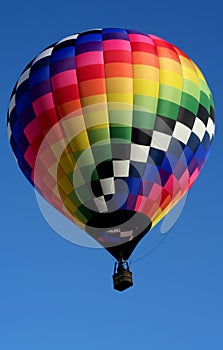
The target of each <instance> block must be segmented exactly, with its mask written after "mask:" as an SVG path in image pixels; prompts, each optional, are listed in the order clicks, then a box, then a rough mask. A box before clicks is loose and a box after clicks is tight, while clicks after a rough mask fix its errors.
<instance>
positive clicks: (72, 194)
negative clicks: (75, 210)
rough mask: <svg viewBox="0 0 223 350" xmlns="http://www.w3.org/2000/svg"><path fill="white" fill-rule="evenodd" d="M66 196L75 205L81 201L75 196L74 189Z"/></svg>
mask: <svg viewBox="0 0 223 350" xmlns="http://www.w3.org/2000/svg"><path fill="white" fill-rule="evenodd" d="M68 198H69V199H70V200H71V202H72V203H73V204H74V205H76V206H77V207H78V206H79V205H80V204H81V202H80V200H79V198H78V197H77V195H76V192H75V191H74V190H73V191H72V192H70V193H69V195H68Z"/></svg>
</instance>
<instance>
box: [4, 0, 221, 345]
mask: <svg viewBox="0 0 223 350" xmlns="http://www.w3.org/2000/svg"><path fill="white" fill-rule="evenodd" d="M218 5H219V2H218V1H217V0H214V1H212V2H204V1H200V0H198V1H194V0H193V1H192V0H188V1H186V2H180V1H165V0H160V1H151V2H149V1H145V0H143V1H140V0H139V1H129V2H125V1H118V0H113V1H89V0H86V1H67V0H65V1H62V2H57V1H52V0H48V1H43V0H39V1H38V2H30V1H27V0H24V1H15V0H14V1H12V2H9V1H7V2H4V7H1V21H0V26H1V65H0V70H1V72H0V76H1V83H0V84H1V104H0V109H1V110H0V112H1V113H0V115H1V118H0V128H1V131H0V132H1V137H0V149H1V172H0V176H1V229H0V231H1V233H0V349H4V350H20V349H21V350H39V349H41V350H51V349H52V350H59V349H60V350H61V349H64V350H71V349H78V350H85V349H104V348H106V349H107V350H110V349H123V350H125V349H130V350H132V349H142V350H144V349H146V350H147V349H152V350H164V349H171V350H179V349H180V350H184V349H186V350H188V349H190V350H195V349H196V350H197V349H202V350H206V349H208V350H210V349H215V350H218V349H219V350H220V349H222V348H223V332H222V329H223V297H222V296H223V277H222V271H223V229H222V222H221V217H222V208H223V201H222V198H223V190H222V173H223V165H222V149H223V137H222V136H221V134H222V130H223V119H222V115H221V114H222V110H223V99H222V91H223V90H222V57H223V46H222V11H221V10H220V9H219V6H218ZM95 27H123V28H133V29H138V30H140V31H144V32H148V33H153V34H156V35H159V36H161V37H163V38H164V39H166V40H168V41H171V42H173V43H174V44H175V45H177V46H179V47H180V48H181V49H182V50H184V51H185V52H186V53H187V54H188V55H189V56H190V57H191V58H192V59H193V60H194V61H195V62H196V63H197V64H198V66H199V67H200V68H201V69H202V70H203V72H204V73H205V76H206V78H207V81H208V83H209V85H210V87H211V90H212V92H213V95H214V100H215V107H216V119H217V135H216V138H215V141H214V145H213V148H212V152H211V155H210V157H209V159H208V162H207V164H206V166H205V167H204V169H203V171H202V173H201V175H200V177H199V179H198V180H197V182H196V183H195V185H194V186H193V188H192V189H191V191H190V193H189V196H188V198H187V202H186V205H185V207H184V210H183V213H182V215H181V217H180V219H179V220H178V222H177V223H176V225H175V226H174V227H173V229H172V230H171V233H170V235H169V236H168V238H167V239H166V240H165V241H164V242H163V244H162V245H161V246H160V247H159V248H158V249H156V250H155V252H154V253H153V254H150V255H149V256H148V257H147V258H145V259H143V260H140V261H139V262H138V263H135V264H133V265H132V269H133V271H134V282H135V286H134V288H131V289H129V290H128V291H126V292H124V293H122V294H119V293H117V292H115V291H114V290H113V289H112V281H111V274H112V270H113V259H112V257H111V256H110V255H109V254H108V253H106V252H105V251H103V250H102V249H100V250H98V249H89V248H82V247H78V246H75V245H73V244H71V243H69V242H67V241H66V240H64V239H63V238H61V237H60V236H59V235H57V234H56V233H55V232H54V231H53V230H52V228H51V227H50V226H49V225H48V224H47V223H46V221H45V220H44V218H43V216H42V214H41V213H40V210H39V208H38V205H37V202H36V199H35V194H34V190H33V189H32V187H31V186H30V185H29V184H28V182H27V181H26V179H25V178H24V176H23V175H22V173H21V171H20V170H19V169H18V167H17V165H16V162H15V161H14V158H13V155H12V152H11V149H10V147H9V143H8V138H7V130H6V113H7V106H8V101H9V97H10V94H11V90H12V88H13V86H14V83H15V82H16V80H17V78H18V76H19V74H20V73H21V72H22V70H23V68H24V67H25V65H26V64H27V63H28V62H29V61H30V60H31V59H32V58H33V57H34V56H35V55H36V54H37V53H39V52H40V51H41V50H42V49H43V48H45V47H47V46H48V45H49V44H51V43H53V42H55V41H57V40H59V39H60V38H63V37H65V36H67V35H70V34H73V33H75V32H80V31H82V30H86V29H90V28H95ZM152 235H161V234H160V226H157V227H156V228H155V229H154V230H153V233H152ZM150 242H151V241H150V239H149V238H145V240H144V241H143V242H142V243H141V244H140V245H139V247H138V248H137V249H136V251H135V254H134V256H133V258H134V259H135V260H136V259H138V258H140V257H141V256H142V255H144V254H146V252H147V251H149V250H150V249H151V247H150Z"/></svg>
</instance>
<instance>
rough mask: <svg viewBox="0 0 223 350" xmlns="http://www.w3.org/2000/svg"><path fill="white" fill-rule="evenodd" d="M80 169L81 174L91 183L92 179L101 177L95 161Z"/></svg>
mask: <svg viewBox="0 0 223 350" xmlns="http://www.w3.org/2000/svg"><path fill="white" fill-rule="evenodd" d="M80 170H81V175H82V176H83V178H84V180H85V182H86V183H90V182H91V181H92V180H98V179H99V177H98V174H97V170H96V165H95V163H94V164H91V165H89V166H85V167H83V168H81V169H80Z"/></svg>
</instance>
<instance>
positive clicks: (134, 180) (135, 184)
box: [128, 177, 142, 194]
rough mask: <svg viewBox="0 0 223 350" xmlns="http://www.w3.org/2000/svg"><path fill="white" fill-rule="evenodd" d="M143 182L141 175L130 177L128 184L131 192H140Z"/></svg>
mask: <svg viewBox="0 0 223 350" xmlns="http://www.w3.org/2000/svg"><path fill="white" fill-rule="evenodd" d="M141 183H142V179H141V178H139V177H129V181H128V186H129V193H131V194H138V193H139V189H140V186H141Z"/></svg>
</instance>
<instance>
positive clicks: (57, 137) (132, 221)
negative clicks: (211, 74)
mask: <svg viewBox="0 0 223 350" xmlns="http://www.w3.org/2000/svg"><path fill="white" fill-rule="evenodd" d="M7 124H8V131H9V138H10V143H11V147H12V149H13V152H14V154H15V157H16V159H17V161H18V165H19V167H20V168H21V170H22V172H23V173H24V175H25V176H26V178H27V179H28V180H29V181H30V182H31V184H32V185H33V186H35V187H36V189H37V190H38V191H39V192H40V193H41V194H42V196H43V197H44V198H45V199H46V200H47V201H48V202H50V203H51V204H52V205H53V206H54V207H55V208H57V209H58V210H59V211H60V212H61V213H63V214H64V215H65V216H66V217H67V218H69V220H71V221H72V222H74V223H75V224H76V225H78V226H79V227H81V228H82V229H83V230H85V231H87V232H88V233H89V234H90V235H92V236H93V237H94V238H95V239H96V240H97V241H98V242H100V243H101V244H102V245H103V246H104V247H106V249H108V250H109V251H110V253H111V254H112V255H113V256H114V257H115V258H117V259H120V258H123V259H128V257H129V255H130V254H131V252H132V250H133V249H134V247H135V245H136V244H137V243H138V241H139V240H140V239H141V238H142V237H143V236H144V234H145V233H146V232H147V231H149V229H150V228H151V227H153V226H154V225H155V224H156V223H157V222H159V221H160V220H161V219H162V218H163V217H164V216H165V215H166V214H167V213H168V211H169V210H170V209H171V208H172V207H173V206H174V205H175V204H176V203H177V202H178V201H179V200H180V199H181V198H182V197H183V196H184V195H185V193H186V192H187V191H188V189H189V188H190V187H191V186H192V184H193V183H194V181H195V180H196V178H197V177H198V175H199V173H200V171H201V169H202V167H203V165H204V163H205V161H206V159H207V156H208V154H209V150H210V146H211V143H212V139H213V136H214V127H215V121H214V103H213V98H212V94H211V92H210V89H209V87H208V85H207V83H206V80H205V78H204V76H203V75H202V73H201V71H200V70H199V68H198V67H197V66H196V65H195V63H194V62H193V61H192V60H191V59H190V58H189V57H188V56H187V55H186V54H185V53H183V52H182V51H181V50H180V49H179V48H177V47H175V46H174V45H172V44H170V43H168V42H166V41H165V40H163V39H161V38H159V37H157V36H155V35H149V34H145V33H141V32H138V31H134V30H125V29H117V28H107V29H97V30H90V31H86V32H82V33H80V34H75V35H72V36H69V37H66V38H64V39H62V40H60V41H59V42H57V43H55V44H53V45H51V46H50V47H48V48H47V49H45V50H44V51H42V52H41V53H40V54H39V55H38V56H37V57H36V58H35V59H34V60H32V61H31V62H30V63H29V65H28V66H27V67H26V68H25V70H24V71H23V73H22V74H21V76H20V78H19V80H18V82H17V83H16V85H15V87H14V89H13V92H12V95H11V99H10V104H9V110H8V120H7ZM117 247H121V248H117Z"/></svg>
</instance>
